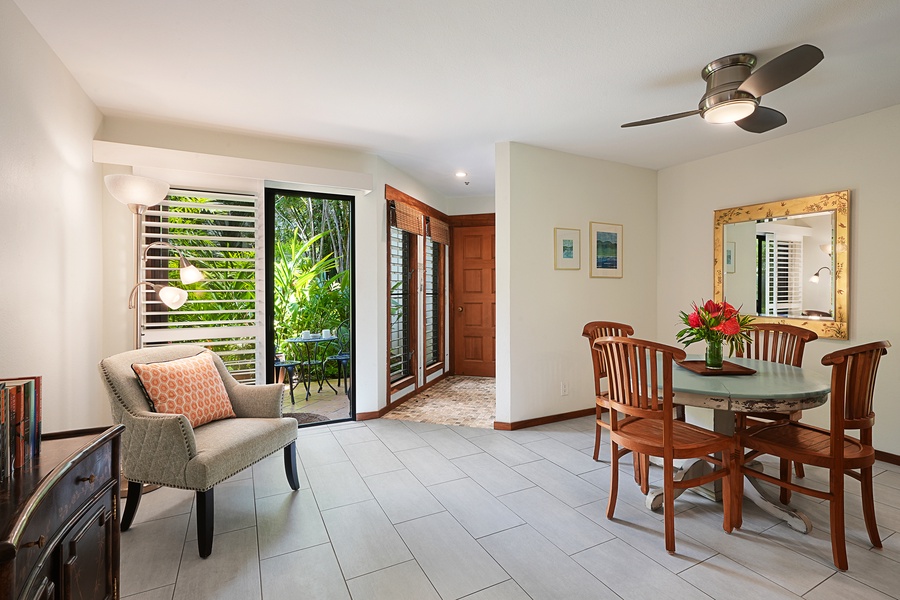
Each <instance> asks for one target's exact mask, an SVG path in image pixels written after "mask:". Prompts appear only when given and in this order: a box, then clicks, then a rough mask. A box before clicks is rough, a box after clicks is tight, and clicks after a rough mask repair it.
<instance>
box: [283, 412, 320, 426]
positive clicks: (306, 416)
mask: <svg viewBox="0 0 900 600" xmlns="http://www.w3.org/2000/svg"><path fill="white" fill-rule="evenodd" d="M282 416H285V417H293V418H294V419H297V424H299V425H302V424H304V423H318V422H319V421H327V420H328V417H324V416H322V415H320V414H317V413H312V412H286V413H284V414H283V415H282Z"/></svg>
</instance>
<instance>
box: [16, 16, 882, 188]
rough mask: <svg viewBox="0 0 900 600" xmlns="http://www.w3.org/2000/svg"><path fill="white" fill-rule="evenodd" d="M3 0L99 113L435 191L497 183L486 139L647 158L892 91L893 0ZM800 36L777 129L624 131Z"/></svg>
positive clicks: (802, 123)
mask: <svg viewBox="0 0 900 600" xmlns="http://www.w3.org/2000/svg"><path fill="white" fill-rule="evenodd" d="M15 2H16V4H17V5H18V6H19V7H20V9H21V10H22V12H23V13H24V14H25V16H26V17H27V18H28V19H29V20H30V21H31V23H33V24H34V26H35V28H36V29H37V31H38V32H39V33H40V35H41V36H42V37H43V38H44V39H45V40H46V41H47V43H48V44H49V45H50V47H51V48H52V49H53V50H54V51H55V52H56V54H57V55H58V56H59V57H60V59H61V60H62V62H63V63H64V64H65V65H66V67H67V68H68V69H69V70H70V71H71V72H72V74H73V75H74V77H75V78H76V79H77V80H78V82H79V83H80V84H81V86H82V87H83V88H84V90H85V92H86V93H87V94H88V96H90V98H91V99H92V100H93V101H94V103H95V104H96V105H97V106H98V107H99V108H100V110H101V111H102V112H103V113H104V114H108V115H118V116H129V117H135V118H145V119H154V120H163V121H168V122H174V123H185V124H191V125H195V126H202V127H210V128H217V129H222V130H227V131H232V132H241V133H247V134H255V135H264V136H277V137H279V138H291V139H298V140H308V141H315V142H323V143H328V144H338V145H342V146H348V147H351V148H354V149H358V150H362V151H366V152H372V153H375V154H378V155H380V156H382V157H384V158H385V159H386V160H387V161H389V162H390V163H392V164H394V165H395V166H397V167H399V168H400V169H402V170H404V171H406V172H407V173H409V174H410V175H412V176H414V177H416V178H417V179H419V180H420V181H421V182H423V183H424V184H426V185H428V186H429V187H431V188H432V189H434V190H436V191H437V192H439V193H441V194H443V195H445V196H447V197H456V196H480V195H488V194H492V193H493V189H494V144H495V143H496V142H499V141H515V142H523V143H527V144H532V145H536V146H543V147H546V148H552V149H555V150H561V151H565V152H571V153H574V154H580V155H584V156H590V157H596V158H601V159H605V160H610V161H616V162H621V163H626V164H630V165H636V166H640V167H648V168H652V169H660V168H664V167H667V166H671V165H675V164H680V163H684V162H688V161H691V160H695V159H699V158H703V157H706V156H711V155H714V154H717V153H721V152H726V151H729V150H733V149H736V148H741V147H744V146H748V145H751V144H756V143H760V142H763V141H767V140H771V139H774V138H777V137H781V136H784V135H789V134H792V133H796V132H799V131H803V130H806V129H810V128H813V127H818V126H821V125H825V124H827V123H832V122H835V121H840V120H843V119H847V118H849V117H853V116H856V115H859V114H863V113H866V112H870V111H873V110H877V109H880V108H885V107H888V106H892V105H895V104H900V35H898V34H897V32H898V31H900V2H898V1H897V0H792V1H790V2H785V1H784V0H756V1H754V2H731V1H724V0H722V1H716V2H710V1H709V0H679V1H676V2H673V1H672V0H633V1H631V2H614V1H610V0H607V1H603V0H564V1H560V0H557V1H551V0H543V1H540V0H467V1H463V2H459V1H457V2H453V1H447V0H384V1H381V2H370V1H365V0H318V1H314V0H265V1H263V2H248V1H246V0H190V1H187V2H186V1H185V0H153V1H152V2H147V1H137V0H79V1H78V2H73V1H72V0H15ZM802 43H809V44H813V45H816V46H818V47H819V48H821V49H822V50H823V52H824V53H825V60H824V61H823V62H822V63H820V64H819V65H818V66H817V67H816V68H815V69H813V70H812V71H810V72H809V73H808V74H806V75H804V76H803V77H802V78H800V79H798V80H796V81H794V82H793V83H791V84H789V85H787V86H785V87H784V88H781V89H779V90H776V91H774V92H772V93H771V94H769V95H768V96H766V97H765V98H763V101H762V104H763V105H765V106H769V107H772V108H776V109H778V110H780V111H781V112H783V113H784V114H785V115H787V118H788V123H787V125H785V126H783V127H781V128H779V129H775V130H773V131H770V132H768V133H765V134H753V133H748V132H745V131H742V130H740V129H739V128H737V127H736V126H734V125H713V124H710V123H706V122H704V121H703V120H702V119H701V118H700V117H698V116H694V117H688V118H685V119H680V120H677V121H670V122H667V123H662V124H656V125H648V126H645V127H637V128H632V129H621V128H620V127H619V125H621V124H622V123H625V122H627V121H635V120H639V119H644V118H649V117H656V116H660V115H665V114H670V113H675V112H682V111H688V110H692V109H695V108H696V107H697V103H698V101H699V100H700V97H701V96H702V95H703V92H704V89H705V88H704V82H703V80H702V79H701V77H700V71H701V69H702V68H703V67H704V66H705V65H706V64H707V63H708V62H710V61H711V60H714V59H716V58H719V57H721V56H725V55H727V54H734V53H738V52H750V53H753V54H756V55H757V57H758V59H759V64H764V63H765V62H767V61H768V60H770V59H772V58H774V57H775V56H777V55H779V54H781V53H782V52H784V51H786V50H789V49H791V48H793V47H795V46H797V45H800V44H802ZM460 169H461V170H464V171H466V172H467V173H468V176H467V177H466V178H465V181H469V182H470V183H469V185H466V184H465V183H464V181H463V180H460V179H457V178H456V177H455V176H454V173H455V172H456V171H457V170H460Z"/></svg>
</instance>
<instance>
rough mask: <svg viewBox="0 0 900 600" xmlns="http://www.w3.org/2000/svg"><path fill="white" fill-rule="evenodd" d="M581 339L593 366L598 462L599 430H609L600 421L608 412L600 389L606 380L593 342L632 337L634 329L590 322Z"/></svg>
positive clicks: (595, 453)
mask: <svg viewBox="0 0 900 600" xmlns="http://www.w3.org/2000/svg"><path fill="white" fill-rule="evenodd" d="M581 335H582V337H586V338H587V340H588V344H589V345H590V350H591V364H592V365H593V366H594V395H595V396H596V397H597V427H596V433H595V435H594V460H598V458H599V456H600V431H601V429H609V425H607V424H606V423H605V422H604V421H602V420H601V419H600V417H601V415H602V414H603V413H604V412H606V411H608V410H609V399H608V398H607V397H606V392H604V391H603V389H602V385H601V384H602V382H603V380H604V379H605V378H606V367H605V365H604V364H603V359H602V357H601V356H600V351H599V350H597V349H596V348H594V340H596V339H597V338H599V337H607V336H619V337H628V336H631V335H634V327H632V326H631V325H626V324H625V323H616V322H615V321H591V322H590V323H588V324H587V325H585V326H584V329H583V330H582V332H581Z"/></svg>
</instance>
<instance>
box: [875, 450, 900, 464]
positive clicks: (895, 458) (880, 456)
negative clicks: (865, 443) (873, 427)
mask: <svg viewBox="0 0 900 600" xmlns="http://www.w3.org/2000/svg"><path fill="white" fill-rule="evenodd" d="M875 458H876V459H877V460H880V461H884V462H886V463H891V464H892V465H900V455H897V454H891V453H890V452H883V451H881V450H876V451H875Z"/></svg>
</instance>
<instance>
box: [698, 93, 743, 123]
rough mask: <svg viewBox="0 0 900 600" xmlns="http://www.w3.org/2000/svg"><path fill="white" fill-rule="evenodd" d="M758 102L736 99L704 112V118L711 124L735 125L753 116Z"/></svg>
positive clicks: (720, 103)
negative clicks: (736, 122)
mask: <svg viewBox="0 0 900 600" xmlns="http://www.w3.org/2000/svg"><path fill="white" fill-rule="evenodd" d="M755 110H756V101H755V100H751V99H742V98H739V99H735V100H727V101H725V102H719V103H718V104H716V105H715V106H712V107H710V108H708V109H706V111H704V112H703V118H704V119H705V120H706V121H708V122H710V123H734V122H735V121H740V120H741V119H745V118H747V117H749V116H750V115H752V114H753V112H754V111H755Z"/></svg>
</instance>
